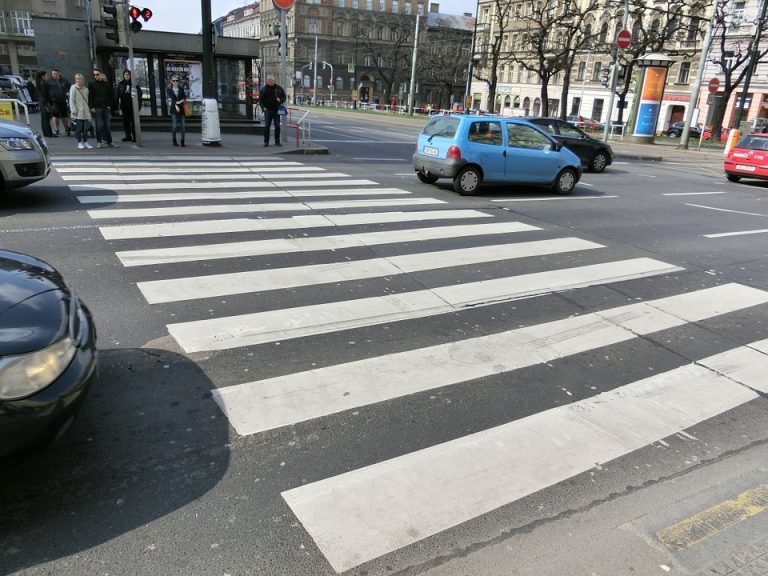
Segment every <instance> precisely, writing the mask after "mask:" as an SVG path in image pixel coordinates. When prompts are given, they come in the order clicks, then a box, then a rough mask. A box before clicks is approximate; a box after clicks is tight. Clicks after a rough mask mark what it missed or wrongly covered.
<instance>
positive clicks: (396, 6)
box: [392, 0, 400, 13]
mask: <svg viewBox="0 0 768 576" xmlns="http://www.w3.org/2000/svg"><path fill="white" fill-rule="evenodd" d="M392 12H394V13H398V12H400V2H399V1H398V0H392Z"/></svg>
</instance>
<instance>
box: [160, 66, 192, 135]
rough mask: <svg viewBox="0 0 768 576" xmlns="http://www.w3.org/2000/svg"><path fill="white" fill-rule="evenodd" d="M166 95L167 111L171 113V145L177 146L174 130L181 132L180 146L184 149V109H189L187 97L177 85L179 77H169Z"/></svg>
mask: <svg viewBox="0 0 768 576" xmlns="http://www.w3.org/2000/svg"><path fill="white" fill-rule="evenodd" d="M166 90H167V91H166V95H167V99H168V111H169V112H170V113H171V134H172V135H173V145H174V146H178V145H179V143H178V142H177V141H176V130H177V128H179V129H180V130H181V146H182V147H184V135H185V128H184V118H185V117H186V114H185V108H186V109H189V104H188V103H187V95H186V93H185V92H184V87H183V86H181V84H180V83H179V77H178V76H176V75H174V76H172V77H171V85H170V86H169V87H168V88H167V89H166Z"/></svg>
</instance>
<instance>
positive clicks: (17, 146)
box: [0, 138, 35, 152]
mask: <svg viewBox="0 0 768 576" xmlns="http://www.w3.org/2000/svg"><path fill="white" fill-rule="evenodd" d="M0 146H2V147H3V148H5V149H6V150H10V151H12V152H14V151H19V150H34V149H35V140H34V139H33V138H0Z"/></svg>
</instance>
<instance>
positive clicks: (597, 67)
mask: <svg viewBox="0 0 768 576" xmlns="http://www.w3.org/2000/svg"><path fill="white" fill-rule="evenodd" d="M556 4H558V3H553V4H552V5H553V6H555V5H556ZM565 4H566V3H559V6H563V5H565ZM587 4H588V2H587V1H586V0H574V2H573V6H574V7H575V8H574V13H575V14H577V15H578V14H579V13H580V12H579V11H580V10H583V12H581V13H582V14H584V15H585V16H584V18H583V20H582V21H581V22H580V23H579V34H581V35H583V37H584V39H585V40H584V41H583V42H581V43H575V44H574V53H573V58H572V60H571V66H570V67H569V74H566V71H565V69H561V70H560V71H558V72H557V73H556V74H554V75H553V76H552V77H551V78H550V79H549V82H548V102H547V107H546V108H548V115H550V116H559V115H566V116H569V115H574V116H575V115H580V116H583V117H584V118H587V119H592V120H595V121H596V122H599V123H603V124H607V123H608V122H611V123H616V122H618V120H619V117H620V116H621V120H622V122H626V121H627V119H628V115H629V111H630V110H631V108H632V103H633V98H634V82H635V80H636V78H637V74H638V72H639V67H638V66H637V65H633V61H634V60H635V59H636V58H637V57H638V56H640V55H641V54H638V53H637V52H632V50H631V48H630V49H627V51H626V52H623V53H620V56H621V60H620V61H621V62H622V63H623V64H627V65H629V68H628V69H629V70H631V71H632V72H631V73H632V76H631V77H630V78H627V79H626V81H627V82H629V83H630V84H629V88H628V89H627V90H625V91H624V94H625V97H624V99H623V101H624V108H623V109H622V110H621V111H620V110H619V106H618V102H619V99H618V98H616V99H615V101H616V104H615V105H614V107H613V110H608V102H609V96H610V90H609V88H608V87H607V86H606V82H605V78H606V77H607V73H606V72H605V71H606V69H607V68H608V67H609V66H610V65H611V64H613V60H614V53H615V50H616V37H617V34H618V32H619V31H620V30H621V29H622V15H621V13H620V11H617V10H616V9H613V10H612V11H609V10H608V8H605V7H604V8H602V9H593V10H587ZM641 4H642V2H641ZM645 4H647V5H648V6H651V7H655V5H656V4H658V3H657V2H653V1H652V0H649V1H648V2H646V3H645ZM500 5H501V6H502V7H503V9H504V10H505V16H504V17H502V18H499V15H498V13H497V10H498V9H499V7H500ZM538 5H539V6H541V3H539V4H538ZM635 5H637V3H635ZM606 6H609V5H606ZM614 6H615V4H614ZM692 6H693V4H691V7H692ZM532 7H533V3H532V2H529V1H521V0H510V1H509V2H507V3H504V2H501V3H499V2H497V1H496V0H480V2H479V5H478V21H477V22H478V24H477V30H476V37H475V43H476V45H475V56H474V61H475V62H477V66H478V69H477V71H478V75H479V76H480V77H483V76H484V75H485V77H488V72H489V71H488V66H490V65H492V63H493V58H491V57H489V54H488V51H489V50H492V49H494V46H495V49H496V50H497V52H498V55H499V57H498V58H497V60H496V66H497V74H496V76H497V78H498V83H497V86H496V95H495V98H494V99H493V102H489V93H490V87H489V84H488V83H487V82H483V81H481V80H478V79H477V78H473V82H472V85H471V89H470V93H471V99H470V100H471V102H470V105H471V106H472V107H474V108H479V109H480V110H483V111H489V112H490V111H493V112H496V113H501V114H507V115H534V116H538V115H541V114H542V112H543V110H544V108H545V107H544V106H543V104H542V101H541V88H542V81H541V79H540V78H539V77H538V76H537V74H536V72H535V70H532V69H531V68H532V66H526V65H524V64H523V63H521V62H520V59H519V58H514V57H512V54H513V53H516V54H520V52H521V51H523V52H524V51H525V50H526V40H527V38H526V33H527V32H526V26H528V25H529V23H530V22H531V21H532V20H533V18H532V17H531V16H530V14H531V10H532ZM554 9H555V10H557V8H554ZM709 10H711V5H710V6H709ZM706 18H708V14H707V13H706V12H701V11H697V10H696V9H694V8H691V9H690V10H688V11H687V12H685V13H684V14H683V15H682V17H680V18H677V17H673V16H669V15H666V16H665V15H663V11H658V12H655V11H654V10H653V9H649V10H648V11H647V12H642V13H641V12H640V11H636V10H632V9H630V16H629V18H628V25H627V29H628V30H630V31H631V32H632V37H633V39H636V38H652V35H653V34H657V35H658V37H659V38H662V39H663V42H660V43H659V45H658V46H657V47H656V48H655V49H654V50H650V49H649V50H648V52H651V51H653V52H664V53H666V54H668V55H669V56H670V57H671V59H672V60H673V64H672V65H671V67H670V68H669V70H668V74H667V79H666V85H665V89H664V96H663V100H662V103H661V108H660V112H659V119H658V123H657V132H661V131H663V130H664V129H666V128H667V127H668V126H670V125H671V124H672V123H674V122H677V121H681V120H683V119H684V117H685V112H686V110H687V109H688V108H689V107H690V106H691V99H692V98H691V92H692V89H693V87H694V79H695V77H696V72H697V68H698V62H699V54H700V53H701V50H702V45H703V39H704V29H705V22H706ZM574 19H575V17H572V18H571V19H570V21H568V20H564V22H566V23H569V22H572V21H573V20H574ZM552 22H557V17H556V15H555V17H553V19H552ZM573 33H574V31H573V29H570V30H569V29H568V28H567V24H563V27H562V28H560V27H558V25H557V24H553V25H552V27H551V29H550V30H548V31H547V40H548V41H549V42H551V43H552V47H553V50H552V51H553V53H556V54H557V50H558V48H559V47H560V46H561V45H563V44H566V41H565V40H564V39H563V35H566V34H573ZM495 38H499V42H498V43H497V44H495V45H494V39H495ZM651 44H652V43H651ZM528 49H530V47H528ZM558 57H559V56H558ZM566 81H567V82H568V96H567V101H565V102H563V101H562V98H561V94H562V89H563V83H564V82H566ZM693 99H694V100H696V99H697V98H696V95H694V97H693ZM693 105H694V106H695V105H696V102H694V103H693Z"/></svg>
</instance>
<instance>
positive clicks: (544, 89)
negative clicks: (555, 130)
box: [541, 78, 549, 117]
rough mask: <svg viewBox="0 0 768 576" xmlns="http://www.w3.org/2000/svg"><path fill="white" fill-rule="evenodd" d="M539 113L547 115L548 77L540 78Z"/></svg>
mask: <svg viewBox="0 0 768 576" xmlns="http://www.w3.org/2000/svg"><path fill="white" fill-rule="evenodd" d="M541 115H542V116H544V117H546V116H549V78H546V79H544V78H542V79H541Z"/></svg>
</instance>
